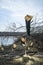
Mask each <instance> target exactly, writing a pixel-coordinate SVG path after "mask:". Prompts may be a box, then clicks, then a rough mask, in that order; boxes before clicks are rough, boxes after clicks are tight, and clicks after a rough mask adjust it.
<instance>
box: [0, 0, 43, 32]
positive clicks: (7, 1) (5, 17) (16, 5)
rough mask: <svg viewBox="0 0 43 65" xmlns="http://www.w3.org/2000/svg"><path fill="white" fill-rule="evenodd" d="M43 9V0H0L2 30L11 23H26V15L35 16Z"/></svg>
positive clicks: (0, 24) (0, 29) (0, 27)
mask: <svg viewBox="0 0 43 65" xmlns="http://www.w3.org/2000/svg"><path fill="white" fill-rule="evenodd" d="M41 10H43V0H0V31H5V29H6V28H7V26H8V25H10V23H16V26H19V25H18V23H20V24H22V25H23V26H24V25H25V19H24V17H25V15H27V14H29V15H32V16H34V15H35V14H36V13H39V12H40V11H41Z"/></svg>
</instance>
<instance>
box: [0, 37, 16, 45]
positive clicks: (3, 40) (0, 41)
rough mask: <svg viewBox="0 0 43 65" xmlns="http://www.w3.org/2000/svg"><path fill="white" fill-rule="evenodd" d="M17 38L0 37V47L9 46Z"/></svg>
mask: <svg viewBox="0 0 43 65" xmlns="http://www.w3.org/2000/svg"><path fill="white" fill-rule="evenodd" d="M16 39H17V38H16V37H14V36H1V37H0V45H5V46H7V45H11V44H13V42H14V41H15V40H16Z"/></svg>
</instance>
